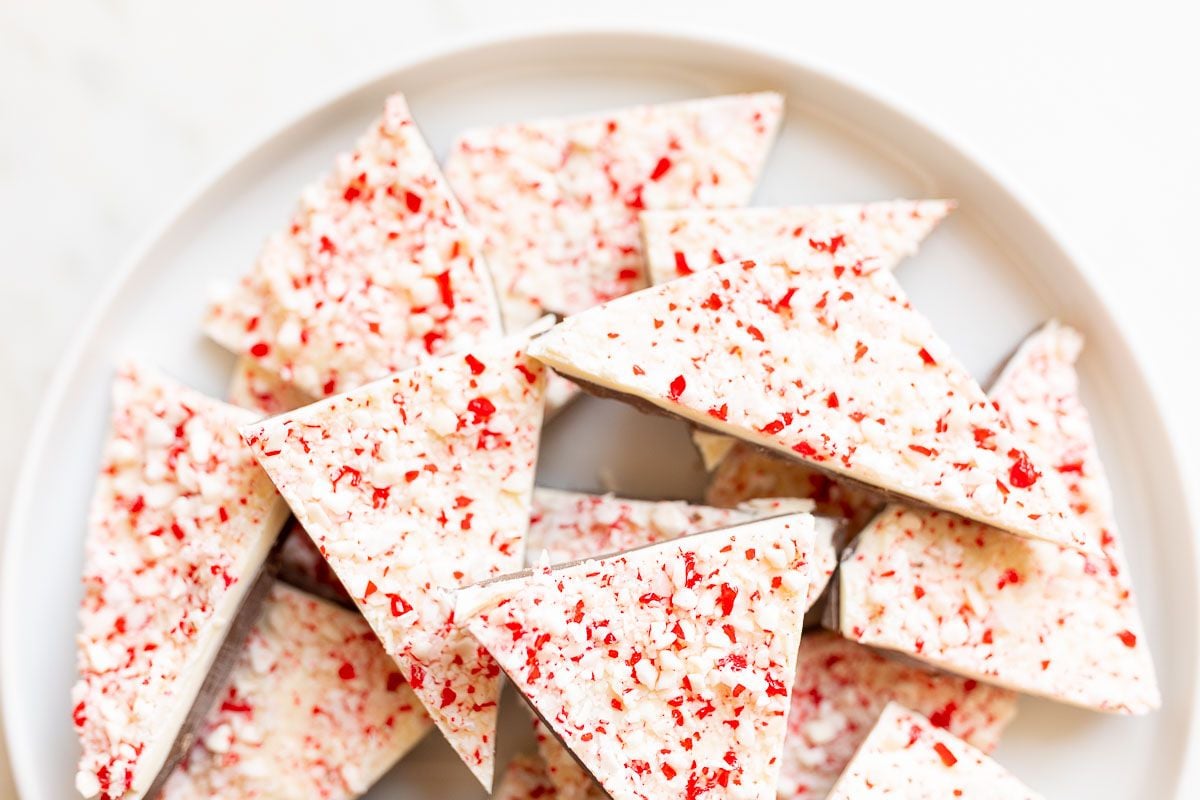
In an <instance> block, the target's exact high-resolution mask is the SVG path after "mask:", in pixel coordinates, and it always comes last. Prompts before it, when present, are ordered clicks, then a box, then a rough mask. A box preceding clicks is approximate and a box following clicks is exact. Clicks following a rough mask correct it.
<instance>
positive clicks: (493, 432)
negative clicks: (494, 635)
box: [242, 336, 545, 787]
mask: <svg viewBox="0 0 1200 800" xmlns="http://www.w3.org/2000/svg"><path fill="white" fill-rule="evenodd" d="M527 343H528V339H527V338H526V337H523V336H522V337H512V338H509V339H506V340H503V341H501V342H499V343H495V344H491V345H486V346H478V347H475V348H472V349H471V350H470V351H468V352H466V353H464V354H460V355H454V356H448V357H446V358H443V359H439V360H437V361H434V362H431V363H429V364H426V365H423V366H420V367H415V368H413V369H411V370H408V371H406V372H401V373H398V374H397V375H395V376H393V377H390V378H385V379H383V380H381V381H377V382H375V383H371V384H367V385H366V386H363V387H360V388H359V389H355V390H353V391H351V392H348V393H346V394H344V395H339V396H337V397H332V398H328V399H326V400H323V401H321V402H319V403H315V404H313V405H311V406H306V407H304V408H301V409H298V410H297V411H294V412H292V413H290V414H284V415H282V416H278V417H274V418H272V419H269V420H266V421H265V422H262V423H260V424H257V425H252V426H247V427H245V428H243V429H242V433H243V436H244V437H245V438H246V440H247V441H248V442H249V443H250V446H251V448H252V450H253V451H254V453H255V455H256V456H257V457H258V458H259V460H260V462H261V463H262V465H263V467H264V468H265V469H266V470H267V472H268V473H269V474H270V476H271V479H272V480H274V481H275V485H276V486H277V487H279V490H280V493H281V494H283V496H284V498H285V499H287V501H288V503H289V504H290V505H291V507H292V511H293V512H294V513H295V514H296V518H297V519H298V520H299V521H300V523H301V524H302V525H303V526H304V529H305V530H306V531H308V533H309V535H310V536H312V538H313V540H314V541H315V542H316V543H317V545H318V546H319V547H320V548H321V551H322V553H324V555H325V558H326V559H327V560H328V561H329V564H330V566H331V567H333V570H334V572H335V573H336V574H337V576H338V578H339V579H340V580H341V582H342V584H343V585H344V586H345V587H346V590H347V591H348V592H349V593H350V595H351V596H352V597H353V598H354V600H355V602H356V603H357V604H358V606H359V608H360V609H361V610H362V612H363V614H364V616H366V618H367V621H368V622H370V623H371V627H372V628H373V629H374V630H375V632H376V633H377V634H378V635H379V638H380V640H381V641H382V642H383V644H384V647H385V648H386V649H387V651H388V652H389V653H390V654H391V655H392V656H393V657H394V658H395V659H396V660H397V662H398V663H399V664H400V665H401V666H402V668H403V670H404V674H405V677H406V678H407V679H408V682H409V684H410V685H411V686H412V688H413V691H415V692H416V694H417V696H418V697H419V698H420V699H421V702H422V703H424V704H425V707H426V708H427V709H428V710H429V713H430V715H431V716H432V717H433V719H434V722H436V723H437V725H438V727H439V728H440V729H441V730H442V732H443V733H444V734H445V736H446V738H447V739H448V740H449V742H450V744H451V745H452V746H453V747H454V749H455V750H456V751H457V752H458V754H459V755H460V756H462V758H463V760H464V761H465V762H466V763H467V765H468V766H469V767H470V768H471V770H472V771H473V772H474V774H475V775H476V777H478V778H479V780H480V782H482V783H483V785H484V786H485V787H490V786H491V781H492V768H493V761H494V747H495V729H496V712H497V709H496V703H497V701H498V700H499V690H500V676H499V668H498V667H497V666H496V664H495V662H493V661H492V660H491V658H490V657H489V656H488V654H487V652H486V651H484V650H483V648H481V647H479V646H478V645H477V644H476V643H475V642H474V641H472V640H471V637H470V636H468V635H467V634H466V632H465V631H460V630H459V629H458V628H457V627H456V626H455V625H454V624H453V622H454V621H453V617H452V615H451V608H450V607H449V606H448V605H446V604H445V603H444V602H443V601H444V598H443V593H444V592H446V591H447V590H451V589H455V588H457V587H461V586H466V585H468V584H470V583H474V582H476V581H480V580H484V579H487V578H490V577H494V576H496V575H501V574H504V573H508V572H513V571H515V570H518V569H520V568H521V566H522V561H523V559H524V539H525V533H526V530H527V529H528V526H529V511H530V494H531V492H532V489H533V473H534V466H535V461H536V458H537V447H538V435H539V431H540V426H541V421H542V404H543V390H544V386H545V381H544V371H543V370H542V369H541V367H540V366H539V365H538V364H537V362H535V361H532V360H531V359H528V358H527V357H526V356H525V346H526V345H527Z"/></svg>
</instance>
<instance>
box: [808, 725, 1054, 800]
mask: <svg viewBox="0 0 1200 800" xmlns="http://www.w3.org/2000/svg"><path fill="white" fill-rule="evenodd" d="M864 797H866V798H870V797H895V798H904V800H944V798H947V797H966V798H971V800H1038V797H1039V795H1037V794H1035V793H1034V792H1033V791H1032V790H1030V789H1029V788H1028V787H1027V786H1025V785H1024V784H1023V783H1021V782H1020V781H1019V780H1017V779H1016V778H1014V777H1013V776H1012V775H1011V774H1010V773H1008V772H1007V771H1006V770H1005V769H1004V768H1003V767H1001V766H1000V765H999V764H997V763H996V762H995V761H993V760H992V759H990V758H988V757H987V756H985V755H984V754H983V753H981V752H979V751H978V750H976V749H975V748H974V747H972V746H971V745H969V744H967V743H966V742H964V741H962V740H961V739H959V738H957V737H955V736H953V735H951V734H949V733H947V732H946V731H944V730H939V729H937V728H935V727H933V726H932V725H930V724H929V720H927V719H925V718H924V717H922V716H921V715H920V714H917V713H915V712H912V711H909V710H908V709H906V708H904V707H903V706H901V705H899V704H898V703H889V704H888V707H887V708H886V709H884V711H883V714H882V715H880V717H879V721H878V722H877V723H875V727H874V728H872V729H871V734H870V736H868V737H867V740H866V741H865V742H863V745H862V747H860V748H859V749H858V752H857V753H855V754H854V760H853V761H851V762H850V765H849V766H848V767H846V771H845V772H844V773H842V777H841V778H840V779H838V782H837V785H836V786H834V787H833V791H832V792H830V794H829V798H830V800H862V798H864Z"/></svg>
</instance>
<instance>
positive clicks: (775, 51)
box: [0, 23, 1200, 798]
mask: <svg viewBox="0 0 1200 800" xmlns="http://www.w3.org/2000/svg"><path fill="white" fill-rule="evenodd" d="M580 39H583V40H588V39H590V40H595V42H597V43H604V42H605V41H609V40H611V41H620V40H627V39H640V40H642V42H643V43H644V44H645V45H646V46H648V47H653V46H655V45H671V46H674V47H680V46H683V47H691V48H699V47H710V48H712V47H715V48H719V49H721V50H724V51H726V52H727V53H729V54H731V55H735V56H744V57H747V58H754V59H759V60H762V59H767V60H770V61H774V62H776V63H778V64H779V65H781V66H782V67H784V68H786V69H788V70H790V71H792V72H794V73H800V74H807V75H810V76H814V77H816V78H819V79H821V80H823V81H825V82H826V83H827V84H829V85H831V86H833V87H835V88H836V89H837V90H838V92H841V93H845V94H849V95H853V96H854V99H855V100H856V101H857V102H860V103H864V104H867V105H873V106H875V107H877V108H879V109H882V110H884V111H886V112H888V113H891V114H892V115H895V116H898V117H902V118H904V119H905V120H906V121H907V122H908V123H909V124H910V125H912V126H913V127H914V128H915V129H917V130H919V132H920V133H921V134H922V135H923V136H925V137H927V138H928V139H929V140H931V141H932V142H934V143H935V144H937V145H938V146H939V147H942V148H945V149H946V150H948V151H950V152H952V153H953V154H954V155H955V156H957V157H958V158H959V159H960V160H961V161H963V162H966V163H968V164H969V165H970V166H971V167H972V168H973V169H974V170H975V172H976V174H977V177H979V178H981V179H983V180H984V181H985V182H986V183H987V184H988V191H989V192H991V193H996V194H999V195H1001V196H1004V197H1006V198H1007V199H1008V201H1009V202H1010V203H1011V205H1012V206H1014V207H1016V208H1018V209H1019V210H1021V211H1022V212H1024V214H1025V215H1026V216H1027V217H1028V218H1029V220H1030V221H1031V223H1032V224H1033V225H1034V226H1035V227H1036V228H1038V229H1040V231H1041V233H1042V234H1043V236H1044V239H1045V241H1046V243H1047V244H1048V245H1050V246H1051V247H1053V248H1054V249H1055V250H1057V251H1058V254H1059V255H1060V256H1061V259H1060V260H1061V261H1062V262H1064V264H1065V265H1067V266H1068V267H1069V269H1070V270H1071V271H1072V272H1073V273H1074V276H1073V277H1074V278H1075V279H1076V282H1077V284H1079V285H1081V286H1082V287H1084V292H1085V293H1086V297H1085V298H1084V300H1085V301H1086V302H1087V304H1088V305H1090V306H1092V307H1094V308H1097V309H1099V311H1100V312H1101V314H1102V315H1103V317H1104V319H1105V321H1106V322H1107V323H1108V324H1110V325H1111V326H1112V327H1113V329H1114V330H1113V333H1114V334H1115V336H1114V337H1113V341H1114V343H1116V345H1117V346H1118V347H1119V348H1120V349H1121V350H1122V351H1123V353H1122V355H1123V356H1124V357H1125V359H1126V361H1127V362H1128V363H1130V364H1132V367H1133V374H1132V375H1130V376H1127V377H1131V378H1132V379H1133V382H1134V383H1135V384H1137V385H1138V387H1139V388H1140V389H1141V390H1142V391H1141V393H1142V394H1143V395H1144V396H1145V397H1146V398H1148V399H1149V402H1150V409H1149V410H1150V411H1151V412H1152V413H1150V414H1148V415H1145V416H1146V417H1148V418H1150V419H1149V421H1148V422H1147V421H1145V420H1144V421H1143V424H1149V425H1150V427H1151V428H1152V432H1153V435H1154V437H1155V438H1157V439H1158V441H1159V442H1161V443H1163V444H1164V446H1163V447H1161V448H1160V456H1159V458H1160V460H1161V461H1163V462H1165V469H1164V470H1163V471H1164V473H1165V474H1167V475H1169V476H1170V485H1168V486H1167V492H1168V494H1170V495H1171V496H1174V497H1176V498H1177V499H1178V503H1179V505H1180V507H1181V508H1182V510H1183V513H1184V518H1185V519H1184V522H1185V527H1186V528H1187V529H1189V530H1190V531H1191V533H1192V535H1190V536H1185V539H1186V541H1185V542H1184V543H1183V544H1184V547H1185V548H1186V550H1187V556H1188V561H1189V563H1190V565H1191V570H1192V573H1193V575H1194V576H1200V547H1198V546H1197V542H1196V537H1195V532H1196V530H1197V529H1198V527H1200V526H1198V525H1197V519H1198V517H1197V513H1196V508H1195V507H1194V505H1193V502H1192V499H1191V497H1190V496H1189V494H1188V493H1187V491H1186V490H1185V487H1184V485H1183V474H1182V472H1181V462H1180V458H1179V454H1178V452H1177V450H1176V447H1175V444H1174V441H1173V440H1172V438H1171V437H1170V436H1169V435H1168V433H1167V428H1166V420H1165V417H1164V415H1163V406H1162V401H1161V399H1160V398H1161V397H1162V394H1163V393H1162V391H1161V387H1160V386H1159V385H1158V383H1157V382H1156V380H1155V379H1154V378H1153V377H1152V376H1151V375H1150V374H1149V373H1148V372H1147V370H1146V368H1145V366H1144V365H1143V364H1142V362H1141V361H1140V359H1138V358H1137V356H1136V353H1135V352H1134V350H1133V347H1132V345H1131V343H1130V342H1131V340H1130V338H1129V335H1128V323H1126V322H1125V321H1124V320H1123V319H1122V317H1121V316H1119V315H1118V314H1117V313H1116V311H1115V308H1114V306H1113V304H1112V303H1110V302H1109V301H1108V300H1107V299H1106V298H1105V297H1104V295H1102V294H1101V293H1100V291H1099V290H1098V288H1097V287H1096V285H1095V284H1094V283H1093V281H1092V279H1091V277H1090V276H1089V274H1088V272H1087V271H1086V270H1084V269H1083V268H1082V266H1081V264H1083V263H1085V260H1084V259H1083V258H1082V257H1081V255H1080V253H1079V252H1078V251H1077V250H1075V249H1074V248H1073V247H1071V246H1070V244H1069V243H1068V241H1067V240H1066V239H1065V238H1064V237H1063V236H1062V235H1061V233H1060V228H1059V226H1058V225H1057V224H1056V222H1055V220H1054V218H1053V216H1052V215H1050V214H1049V213H1047V211H1046V210H1045V209H1044V208H1043V207H1042V206H1041V205H1040V204H1039V203H1038V202H1037V201H1035V200H1033V199H1032V198H1031V196H1030V195H1029V194H1028V193H1027V192H1026V191H1024V189H1023V187H1021V185H1020V184H1019V182H1017V181H1016V180H1014V178H1013V177H1012V176H1011V175H1010V174H1008V173H1007V172H1005V171H1004V170H1003V169H1000V168H999V167H998V166H997V165H996V164H995V163H994V162H992V161H990V160H989V159H987V158H985V157H982V156H980V155H979V153H978V152H976V151H975V150H973V149H972V148H971V147H969V146H967V145H965V144H964V143H963V142H962V141H961V140H959V139H958V138H957V137H956V136H955V135H954V134H951V133H948V132H947V131H945V130H942V129H941V128H939V127H938V126H937V125H934V124H932V123H930V122H928V121H927V120H926V118H925V116H924V115H923V114H922V113H920V112H918V111H916V110H914V109H913V108H912V107H911V106H910V105H908V104H907V103H906V102H904V101H903V100H901V99H899V98H897V97H896V96H895V94H894V93H892V92H889V91H887V90H884V89H881V88H880V87H879V86H877V85H874V84H873V83H872V82H871V81H869V80H867V79H864V78H862V77H861V76H857V75H856V76H851V75H850V74H848V73H847V71H845V70H843V69H841V68H838V67H834V66H832V65H831V64H829V63H828V62H825V61H823V60H821V59H817V58H812V57H811V56H808V55H802V54H796V53H792V52H788V51H787V50H785V49H784V48H782V47H780V46H776V45H772V44H768V43H764V42H760V41H756V40H755V39H754V38H753V37H751V36H748V35H744V34H735V33H729V32H725V31H721V32H718V31H714V30H712V29H701V28H697V27H694V26H685V27H683V28H678V27H671V28H668V27H667V26H666V25H662V24H657V23H644V24H633V25H630V24H625V25H609V24H605V25H589V24H548V25H524V26H510V27H502V28H500V29H497V30H495V31H493V32H485V33H472V34H459V35H454V36H450V37H448V38H447V39H446V40H445V41H444V42H443V43H441V44H438V45H430V46H426V47H424V48H423V49H420V50H418V51H416V52H415V53H414V54H413V55H411V56H409V57H407V58H403V59H399V60H397V61H396V62H394V63H392V64H390V65H388V66H386V67H384V68H381V69H377V70H374V71H372V72H368V73H365V74H364V75H362V76H360V77H357V78H352V79H350V80H349V81H347V83H346V84H345V85H343V86H341V87H340V88H338V89H336V90H333V91H331V92H327V93H325V94H324V95H323V96H322V97H320V98H318V99H317V100H315V101H314V102H312V103H311V104H307V105H305V106H303V108H302V109H301V110H300V111H298V112H293V113H291V114H290V115H288V116H287V117H286V118H285V119H284V120H283V121H282V122H280V123H276V124H274V125H270V126H266V127H265V128H264V129H260V130H259V131H258V132H257V133H255V134H250V135H248V136H247V137H246V139H244V140H243V141H242V143H241V145H240V146H236V147H234V148H232V149H231V151H230V154H229V155H227V156H225V157H224V158H221V159H219V160H218V162H217V163H216V165H215V166H214V167H213V168H210V169H209V170H206V171H205V172H204V173H203V174H202V175H201V176H200V178H199V179H198V180H197V181H195V182H194V183H193V184H192V185H191V187H190V188H189V189H188V190H186V191H185V192H184V193H183V194H182V196H181V198H180V199H179V200H178V201H177V202H175V203H174V204H172V205H171V206H170V208H169V209H168V211H167V212H166V213H165V214H163V215H161V216H160V217H159V218H158V219H157V220H156V221H155V222H154V223H153V224H151V225H150V226H149V227H148V228H147V231H146V233H144V234H142V235H141V236H140V237H138V239H137V240H136V241H135V243H134V245H133V246H132V247H131V248H130V250H129V251H128V254H127V255H126V256H125V257H124V258H122V259H121V260H120V261H119V262H118V265H117V267H116V269H115V270H114V271H113V273H112V274H111V276H110V277H109V278H107V280H106V281H105V282H104V285H103V287H102V289H101V291H100V292H99V293H98V294H97V296H96V299H95V300H94V301H93V302H92V303H91V304H90V306H89V309H88V311H87V315H86V317H85V318H84V321H83V323H82V325H81V326H80V327H79V328H78V330H77V332H76V334H75V335H74V336H73V337H71V339H70V340H69V342H68V344H67V346H66V347H65V348H64V350H63V351H62V354H61V355H60V356H59V359H58V363H57V365H56V366H55V368H54V371H53V373H52V375H51V378H50V380H49V382H48V383H47V384H46V388H45V389H44V390H43V392H42V395H41V398H40V403H39V408H38V411H37V413H36V415H35V417H34V423H33V426H32V428H31V432H30V435H29V437H28V439H27V441H26V443H25V445H24V449H23V452H22V454H21V457H20V460H19V462H18V465H17V472H16V479H15V481H14V483H13V488H12V493H11V496H10V497H11V501H10V508H9V512H8V515H7V519H6V520H5V527H4V541H3V543H2V548H0V710H2V712H3V713H2V715H0V728H2V729H3V736H4V745H5V749H6V752H7V757H8V761H9V770H10V774H11V777H12V780H13V783H14V785H15V786H16V787H17V790H18V794H19V795H21V796H24V795H26V794H28V793H29V792H30V791H31V783H32V782H33V781H34V778H33V777H32V773H33V766H32V764H31V761H32V757H33V751H34V750H35V749H36V745H34V744H33V743H29V742H27V741H26V742H23V741H22V740H20V739H19V738H18V737H16V736H15V735H14V731H15V729H16V725H15V723H16V721H17V720H15V719H14V716H15V712H14V711H12V708H13V703H11V702H8V698H10V697H11V696H12V693H13V692H14V691H15V687H14V686H13V685H12V678H11V675H12V674H13V672H14V668H13V663H12V662H13V661H14V660H15V659H16V657H17V655H16V654H17V651H18V650H19V648H17V647H15V646H9V644H10V641H9V640H10V637H11V636H12V635H13V634H12V633H11V631H12V630H13V629H14V622H15V620H14V617H15V615H16V608H17V603H16V598H15V597H14V596H13V593H14V592H15V589H13V588H12V587H13V586H15V583H16V580H15V572H16V569H17V566H16V558H15V556H16V553H15V551H16V549H17V545H16V541H17V536H18V533H17V532H18V531H21V530H25V529H27V527H28V525H27V522H28V518H29V516H30V514H31V512H32V491H33V477H32V476H33V472H34V468H35V467H36V465H37V464H38V463H40V462H41V461H42V460H43V459H44V457H45V449H46V443H47V439H48V438H49V435H50V429H51V427H52V424H53V420H54V419H56V418H57V417H58V416H59V415H60V414H61V413H62V409H63V406H64V403H65V400H66V393H67V392H66V390H67V385H68V383H69V381H70V380H71V378H72V376H73V375H74V374H75V373H76V372H77V370H78V368H79V365H80V363H81V361H82V359H83V356H84V351H85V349H86V347H87V345H88V343H89V342H90V340H91V339H92V337H93V334H94V333H95V331H96V330H97V329H98V328H99V326H100V324H101V322H102V320H103V318H104V316H105V314H106V313H107V311H108V309H109V307H110V306H111V305H112V303H113V302H114V301H115V300H116V299H117V298H118V297H119V295H120V294H121V292H122V291H123V290H124V289H125V287H126V286H127V285H128V284H129V283H131V282H132V280H133V278H134V276H135V274H137V273H138V272H139V271H140V269H141V268H143V266H144V262H145V260H146V258H147V256H148V255H149V254H150V253H151V252H153V250H154V249H155V248H156V246H158V245H159V244H160V243H161V242H162V241H164V240H165V239H166V238H167V237H168V236H169V235H170V232H171V230H172V229H173V228H174V227H175V226H176V225H177V224H178V223H179V221H180V220H181V219H182V218H183V217H185V216H186V214H187V213H188V212H189V210H190V209H192V208H193V207H194V206H197V205H199V204H200V203H201V202H202V201H203V199H204V197H205V196H206V195H207V194H208V193H209V192H210V191H213V190H215V189H217V188H218V187H219V186H220V184H221V183H222V182H223V181H224V180H225V179H227V178H228V177H229V176H231V175H232V174H234V173H236V172H237V170H238V168H239V167H241V166H242V165H243V164H245V163H246V162H249V161H252V160H253V159H255V158H256V157H258V156H260V155H261V154H262V153H263V152H265V151H267V150H268V149H269V148H271V147H273V146H274V145H275V144H276V143H277V142H278V141H279V140H280V139H282V138H284V137H285V136H286V135H287V134H288V133H289V132H290V131H292V130H293V129H295V128H297V127H299V126H301V125H303V124H304V123H305V122H306V121H308V120H310V119H313V118H316V117H318V116H320V115H322V114H324V113H326V112H327V111H328V110H329V108H330V107H332V106H334V105H336V104H337V103H339V102H341V101H343V100H346V99H347V98H348V97H349V96H351V95H353V94H355V93H356V92H358V91H361V90H362V89H364V88H366V87H367V86H370V85H372V84H376V83H381V82H384V81H386V80H387V79H388V78H389V77H390V76H392V75H395V74H397V73H400V72H404V71H409V70H414V69H420V68H429V67H432V66H435V65H436V62H438V61H440V60H452V59H457V58H461V57H464V56H466V55H469V54H472V53H481V52H484V51H486V50H488V49H493V48H503V47H511V46H514V45H526V46H529V47H531V48H533V47H537V46H542V47H545V46H553V44H554V43H555V41H556V40H557V41H558V42H559V43H561V42H563V41H572V40H580ZM1189 600H1190V603H1191V607H1192V609H1200V580H1198V581H1194V582H1193V584H1192V587H1191V592H1190V598H1189ZM1192 662H1193V664H1200V659H1198V658H1197V654H1196V653H1195V652H1193V653H1192ZM1198 700H1200V686H1198V683H1197V680H1196V677H1195V675H1194V674H1193V676H1192V680H1191V687H1190V692H1189V697H1188V698H1187V702H1188V706H1189V708H1190V710H1191V712H1192V713H1191V715H1190V719H1189V723H1188V733H1187V735H1186V738H1185V741H1184V742H1183V749H1182V753H1183V761H1182V763H1181V764H1180V773H1179V775H1178V776H1176V780H1175V795H1176V796H1177V797H1179V798H1183V797H1185V796H1187V791H1186V790H1187V788H1188V787H1193V786H1200V714H1198V713H1197V709H1198Z"/></svg>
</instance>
